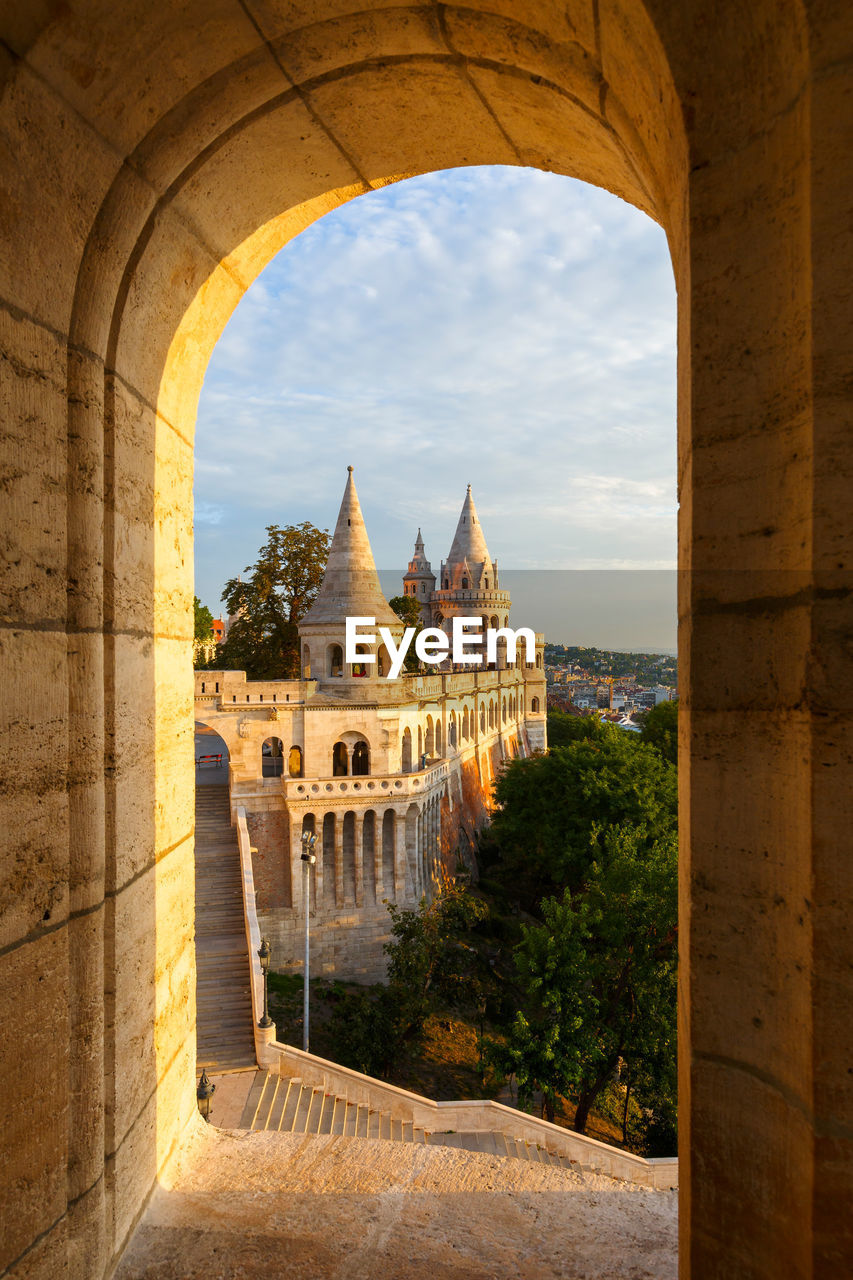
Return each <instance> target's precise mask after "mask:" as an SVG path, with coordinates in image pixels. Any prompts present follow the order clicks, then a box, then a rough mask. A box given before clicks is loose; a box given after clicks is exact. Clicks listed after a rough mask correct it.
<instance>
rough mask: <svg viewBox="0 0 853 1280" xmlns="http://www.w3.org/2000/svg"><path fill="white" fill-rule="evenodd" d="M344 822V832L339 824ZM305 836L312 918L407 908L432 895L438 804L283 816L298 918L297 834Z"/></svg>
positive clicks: (430, 800) (435, 798)
mask: <svg viewBox="0 0 853 1280" xmlns="http://www.w3.org/2000/svg"><path fill="white" fill-rule="evenodd" d="M348 818H350V819H351V820H352V825H351V827H350V826H349V824H348V823H347V819H348ZM305 830H308V831H311V832H313V833H314V834H315V835H316V837H317V839H316V842H315V844H314V855H315V862H314V864H313V866H312V869H311V909H312V912H317V911H323V910H328V909H329V908H332V907H334V908H337V909H340V908H346V907H354V908H356V909H358V908H361V907H365V906H367V907H371V906H375V905H379V904H381V903H382V902H383V900H385V899H388V900H391V901H393V902H396V903H398V904H401V905H402V904H404V903H408V904H414V903H416V902H418V901H419V900H420V899H421V897H422V896H423V895H424V894H426V895H427V896H428V897H429V896H431V895H432V892H433V888H434V885H435V879H436V875H437V871H438V866H439V863H440V859H441V797H440V793H438V792H436V793H435V794H433V795H430V796H427V797H426V798H425V799H424V800H423V801H422V802H421V803H420V804H417V803H415V802H412V803H410V804H407V805H405V806H387V807H385V808H383V809H375V808H370V809H352V808H344V807H343V806H341V807H339V808H334V809H327V810H326V811H325V812H323V813H317V812H313V811H312V812H308V813H305V814H303V815H302V816H301V819H300V815H299V814H298V813H292V814H291V837H290V845H291V848H290V863H291V867H290V872H291V885H292V893H293V898H292V901H293V908H294V910H296V911H302V910H303V892H304V879H303V863H302V853H303V849H304V846H303V843H302V835H303V831H305Z"/></svg>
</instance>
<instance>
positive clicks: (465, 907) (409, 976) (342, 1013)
mask: <svg viewBox="0 0 853 1280" xmlns="http://www.w3.org/2000/svg"><path fill="white" fill-rule="evenodd" d="M388 911H389V913H390V915H391V935H392V940H391V942H388V943H386V944H385V952H386V954H387V956H388V984H387V986H384V987H379V988H375V989H374V991H373V994H372V996H369V995H367V994H366V993H364V992H357V993H356V994H354V995H350V996H345V997H343V998H342V999H341V1000H340V1003H339V1005H338V1007H337V1008H336V1010H335V1016H334V1022H333V1035H334V1041H335V1052H336V1054H337V1056H338V1058H339V1060H340V1061H341V1062H343V1063H344V1064H345V1065H347V1066H350V1067H353V1068H355V1069H356V1070H358V1071H364V1072H366V1073H367V1074H368V1075H374V1076H383V1075H386V1074H387V1073H388V1071H389V1070H390V1069H391V1067H392V1066H393V1065H394V1062H395V1061H396V1060H397V1059H398V1058H399V1056H400V1054H401V1053H402V1052H403V1051H404V1049H405V1048H406V1047H407V1046H414V1045H416V1044H417V1043H418V1042H419V1040H420V1039H421V1037H422V1034H423V1029H424V1024H425V1023H426V1020H427V1018H428V1017H429V1015H430V1013H432V1011H433V1009H434V1008H435V1006H436V1003H437V1002H440V1001H446V1002H448V1003H450V1004H453V1005H454V1006H455V1007H457V1008H459V1007H464V1006H465V1005H467V1004H470V1003H471V1002H472V1001H474V1000H476V998H477V996H478V994H479V988H478V984H477V978H476V974H475V972H474V970H475V969H476V957H475V956H474V954H473V952H472V948H471V947H470V945H469V943H468V941H467V938H468V936H469V935H470V932H471V930H472V929H473V928H474V927H475V925H476V924H477V923H478V922H479V921H480V920H482V919H483V918H484V917H485V916H486V915H487V914H488V908H487V907H486V905H485V903H483V902H482V901H481V900H480V899H479V898H476V897H474V896H473V894H471V893H470V892H469V890H468V889H467V888H466V886H465V885H464V884H462V883H460V882H454V881H448V882H447V883H445V884H444V885H443V886H442V888H441V891H440V892H439V893H438V895H437V896H436V897H435V898H434V899H433V900H432V902H429V903H428V902H427V901H426V899H422V900H421V903H420V905H419V906H418V908H417V909H416V910H414V911H411V910H405V909H403V908H402V907H396V906H394V905H393V904H389V906H388Z"/></svg>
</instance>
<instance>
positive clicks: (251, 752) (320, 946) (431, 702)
mask: <svg viewBox="0 0 853 1280" xmlns="http://www.w3.org/2000/svg"><path fill="white" fill-rule="evenodd" d="M422 585H423V587H424V588H425V589H424V590H423V591H422V590H421V586H422ZM426 588H431V589H426ZM404 590H405V592H406V594H413V595H416V596H417V597H418V599H419V601H421V603H422V615H423V617H424V618H425V620H426V621H427V622H428V623H429V624H430V625H441V624H443V625H445V626H446V627H447V628H448V629H449V627H450V625H451V620H452V618H453V617H454V616H456V615H464V616H474V617H478V618H481V619H482V621H483V624H484V625H486V626H495V627H497V626H505V625H506V624H507V621H508V616H509V610H510V598H509V594H508V593H507V592H505V591H501V590H500V588H499V585H498V575H497V564H496V563H494V562H493V561H492V560H491V559H490V558H489V555H488V550H487V548H486V543H485V538H484V536H483V532H482V529H481V528H480V525H479V520H478V518H477V514H476V510H475V507H474V502H473V498H472V497H471V491H470V486H469V489H468V493H467V495H466V498H465V502H464V505H463V508H462V513H461V515H460V519H459V526H458V528H457V531H456V536H455V538H454V540H453V546H452V547H451V551H450V554H449V555H448V558H447V560H446V561H445V562H443V563H442V566H441V577H440V580H439V581H438V583H437V584H436V583H435V578H434V576H433V575H432V573H431V570H430V567H429V563H428V562H427V561H426V558H425V555H424V547H423V541H422V539H421V537H420V532H419V534H418V541H417V543H416V547H415V557H414V558H413V560H412V562H411V564H410V566H409V572H408V573H407V574H406V577H405V581H404ZM348 616H350V617H353V616H356V617H372V618H375V619H376V627H377V629H378V628H379V627H380V626H386V627H388V629H389V630H390V631H391V633H392V635H393V636H394V637H395V643H396V642H397V640H398V639H399V637H400V636H401V635H402V632H403V623H402V622H401V621H400V619H399V618H398V617H397V615H396V614H395V613H394V612H393V610H392V609H391V607H390V605H389V604H388V602H387V600H386V599H385V597H384V595H383V594H382V590H381V587H380V585H379V577H378V574H377V572H376V567H375V564H374V561H373V554H372V552H371V549H370V542H369V540H368V536H367V530H366V528H365V524H364V519H363V517H362V513H361V507H360V505H359V501H358V495H357V493H356V488H355V482H354V479H353V475H352V468H350V474H349V477H348V480H347V485H346V490H345V492H344V497H343V501H342V504H341V509H340V513H339V515H338V520H337V524H336V526H335V532H334V536H333V539H332V545H331V549H330V552H329V559H328V564H327V568H326V573H325V576H324V579H323V583H322V586H321V588H320V591H319V593H318V595H317V599H316V600H315V602H314V604H313V606H312V607H311V609H310V610H309V612H308V613H307V614H306V616H305V618H304V619H303V620H302V622H301V623H300V625H299V634H300V640H301V662H302V678H301V679H299V680H281V681H247V680H246V678H245V674H244V673H243V672H239V671H200V672H197V673H196V677H195V682H196V692H195V697H196V720H197V721H198V722H203V723H204V724H206V725H208V726H209V727H210V728H212V729H214V730H215V731H216V732H217V733H218V734H219V735H220V736H221V737H222V738H223V739H224V740H225V742H226V744H227V746H228V749H229V754H230V761H229V784H230V796H231V808H232V814H233V813H234V812H235V811H236V809H237V807H238V806H242V807H243V808H245V810H246V813H247V821H248V824H249V831H250V834H251V838H252V843H253V845H254V846H255V848H256V850H257V852H256V853H255V854H254V860H255V866H254V874H255V884H256V888H257V895H258V911H259V916H260V920H261V926H262V928H263V930H264V931H265V932H266V933H267V934H268V935H269V936H270V938H271V940H272V943H273V948H274V964H275V966H276V967H277V968H281V969H287V968H293V969H297V968H299V967H300V965H301V927H302V924H301V922H302V920H303V903H302V875H301V867H302V864H301V852H302V835H303V832H304V831H306V830H307V831H312V832H314V833H315V834H316V835H317V843H316V854H317V861H316V865H315V867H314V869H313V872H312V883H311V909H312V914H313V917H314V919H313V923H312V943H313V947H314V948H315V949H316V958H315V960H314V961H313V963H314V965H315V972H321V973H323V972H324V973H328V974H332V973H334V974H338V975H339V976H349V977H356V978H359V979H361V980H367V981H372V980H375V979H376V978H378V977H381V976H382V975H383V973H384V956H383V953H382V944H383V942H384V941H386V940H387V938H388V936H389V928H388V926H389V917H388V913H387V910H386V906H385V902H386V901H390V902H396V903H398V904H400V905H405V906H413V905H414V904H416V903H417V902H418V901H419V900H420V898H421V896H423V895H424V894H426V895H427V896H429V895H431V893H432V892H433V889H434V886H435V883H436V881H437V879H438V877H439V875H440V872H441V868H442V867H444V868H446V869H448V870H453V869H454V867H455V863H456V852H457V849H460V850H461V852H462V855H463V857H464V856H465V855H466V854H467V852H468V851H469V850H470V848H471V845H472V841H473V836H474V833H475V830H476V828H477V827H479V826H480V825H482V824H483V823H484V822H485V821H487V819H488V811H489V807H490V803H491V788H492V782H493V780H494V777H495V775H496V773H497V772H498V771H499V769H500V767H501V764H502V762H503V761H504V760H506V759H509V758H513V757H517V756H527V755H529V754H531V753H533V752H535V751H540V750H543V749H544V747H545V741H546V739H545V710H546V698H545V677H544V669H543V658H542V653H543V644H544V638H543V637H542V636H541V635H538V636H537V637H536V654H535V659H534V661H532V662H530V663H528V662H526V661H525V653H524V648H523V647H522V648H521V649H520V650H519V654H518V661H517V662H516V663H509V662H508V661H507V658H506V651H505V647H504V646H502V647H501V648H500V649H499V651H498V657H497V661H496V662H495V663H493V664H492V665H491V666H488V665H486V664H485V662H484V664H483V665H482V666H480V667H477V666H470V667H466V668H464V669H460V668H458V667H457V669H455V670H454V669H452V667H451V664H450V663H449V662H448V663H445V664H444V668H445V669H439V668H436V667H431V668H428V669H427V672H425V673H423V674H404V675H401V676H400V677H398V678H397V679H389V678H387V672H388V669H389V667H390V659H389V655H388V653H387V651H386V649H385V647H384V645H381V644H378V645H377V646H375V647H374V648H373V649H372V650H370V649H368V648H367V647H365V648H364V649H363V652H362V657H363V658H364V659H367V658H374V659H375V661H374V662H372V663H371V662H368V661H359V662H354V663H347V662H346V661H345V620H346V618H347V617H348ZM377 635H378V631H377Z"/></svg>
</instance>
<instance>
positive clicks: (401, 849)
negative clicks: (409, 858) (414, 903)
mask: <svg viewBox="0 0 853 1280" xmlns="http://www.w3.org/2000/svg"><path fill="white" fill-rule="evenodd" d="M394 897H395V899H396V900H397V902H403V901H404V899H405V897H406V815H405V813H399V812H398V810H396V809H395V810H394Z"/></svg>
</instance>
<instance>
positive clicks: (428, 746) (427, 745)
mask: <svg viewBox="0 0 853 1280" xmlns="http://www.w3.org/2000/svg"><path fill="white" fill-rule="evenodd" d="M424 751H425V752H426V753H427V755H428V756H431V755H434V754H435V732H434V730H433V724H432V716H427V719H426V736H425V738H424Z"/></svg>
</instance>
